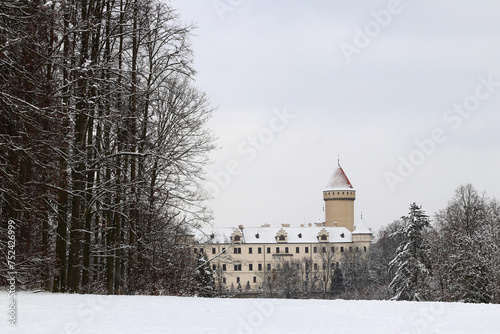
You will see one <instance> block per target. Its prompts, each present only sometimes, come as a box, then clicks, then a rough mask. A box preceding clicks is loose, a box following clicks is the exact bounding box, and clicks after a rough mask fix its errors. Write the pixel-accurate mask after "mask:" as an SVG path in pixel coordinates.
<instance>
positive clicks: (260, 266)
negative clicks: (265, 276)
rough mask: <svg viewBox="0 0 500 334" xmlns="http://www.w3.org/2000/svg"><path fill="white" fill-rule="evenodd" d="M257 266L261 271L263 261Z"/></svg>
mask: <svg viewBox="0 0 500 334" xmlns="http://www.w3.org/2000/svg"><path fill="white" fill-rule="evenodd" d="M257 268H258V270H259V271H260V270H262V263H259V264H258V265H257Z"/></svg>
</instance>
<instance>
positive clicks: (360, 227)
mask: <svg viewBox="0 0 500 334" xmlns="http://www.w3.org/2000/svg"><path fill="white" fill-rule="evenodd" d="M352 234H372V231H371V230H370V229H369V228H368V227H367V226H366V224H365V222H364V220H363V215H361V219H360V220H359V221H358V222H357V223H356V226H355V229H354V231H353V232H352Z"/></svg>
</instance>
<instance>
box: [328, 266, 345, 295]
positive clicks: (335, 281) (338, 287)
mask: <svg viewBox="0 0 500 334" xmlns="http://www.w3.org/2000/svg"><path fill="white" fill-rule="evenodd" d="M330 289H331V291H332V296H334V297H335V296H338V295H340V294H341V293H343V292H344V291H345V287H344V277H343V273H342V269H340V265H339V263H338V262H337V263H336V264H335V269H333V275H332V283H331V285H330Z"/></svg>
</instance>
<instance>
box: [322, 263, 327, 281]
mask: <svg viewBox="0 0 500 334" xmlns="http://www.w3.org/2000/svg"><path fill="white" fill-rule="evenodd" d="M323 270H326V263H324V262H323ZM323 280H324V278H323Z"/></svg>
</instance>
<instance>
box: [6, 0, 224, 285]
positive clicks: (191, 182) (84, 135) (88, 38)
mask: <svg viewBox="0 0 500 334" xmlns="http://www.w3.org/2000/svg"><path fill="white" fill-rule="evenodd" d="M192 29H193V26H190V25H185V24H181V23H180V20H179V17H178V15H177V13H176V11H175V10H174V9H173V8H172V6H171V5H170V4H169V3H165V2H163V1H159V0H53V1H48V0H3V1H1V2H0V230H1V233H2V238H1V239H0V240H1V241H0V242H2V245H0V246H2V247H1V249H2V252H4V251H5V250H6V249H7V248H6V247H4V246H5V245H4V243H5V242H6V239H5V238H4V236H7V232H6V231H7V230H6V228H7V222H8V221H9V220H12V221H14V222H15V223H16V249H15V250H16V256H17V257H16V270H17V272H18V276H17V279H18V284H20V286H21V287H22V288H43V289H45V290H49V291H55V292H98V293H108V294H120V293H170V294H189V293H193V290H194V289H196V286H197V285H196V284H194V283H193V279H194V278H193V277H195V273H196V268H197V264H196V259H193V257H192V256H191V255H189V254H190V252H189V251H188V250H187V249H188V247H189V242H188V239H187V236H186V234H187V231H188V230H189V229H191V228H193V227H196V226H198V225H200V224H202V223H204V222H206V221H208V220H209V219H210V212H209V210H207V208H206V206H205V204H204V203H205V199H206V196H205V193H204V192H203V191H202V190H201V187H200V182H201V178H202V175H203V173H202V168H203V166H204V165H205V164H206V162H207V155H206V154H207V152H209V151H210V150H211V149H212V148H213V145H214V140H213V137H212V135H211V133H210V132H209V131H208V130H207V128H206V123H207V121H208V119H209V118H210V116H211V113H212V108H211V106H210V104H209V101H208V99H207V97H206V95H205V94H204V93H203V92H200V91H199V90H198V89H197V88H196V87H195V85H194V75H195V71H194V70H193V68H192V58H193V52H192V49H191V46H190V41H189V37H190V34H191V31H192ZM4 262H5V261H2V263H1V264H0V269H1V270H0V273H2V274H1V275H0V276H2V277H1V278H0V280H1V282H0V284H3V283H5V282H4V280H5V279H6V272H7V270H6V267H5V265H6V264H5V263H4Z"/></svg>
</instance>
